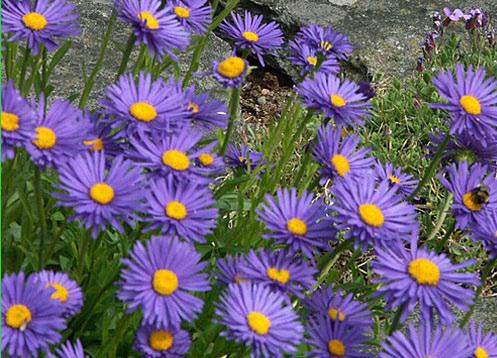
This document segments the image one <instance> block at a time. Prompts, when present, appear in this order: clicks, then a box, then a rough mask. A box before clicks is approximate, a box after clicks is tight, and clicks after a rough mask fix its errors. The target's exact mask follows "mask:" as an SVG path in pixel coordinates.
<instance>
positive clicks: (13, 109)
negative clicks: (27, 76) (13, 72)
mask: <svg viewBox="0 0 497 358" xmlns="http://www.w3.org/2000/svg"><path fill="white" fill-rule="evenodd" d="M4 16H5V13H4ZM36 117H37V113H36V111H35V110H33V108H32V107H31V106H30V105H29V103H28V102H27V101H26V100H25V99H24V98H22V96H21V93H20V92H19V91H18V90H17V89H15V88H14V84H13V82H12V81H8V82H7V84H6V85H2V162H4V161H5V160H6V159H13V158H14V154H15V147H20V146H23V145H24V144H25V143H26V142H27V141H29V140H31V139H34V129H35V121H36Z"/></svg>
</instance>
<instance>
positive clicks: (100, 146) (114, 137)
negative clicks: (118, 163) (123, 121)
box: [83, 111, 124, 158]
mask: <svg viewBox="0 0 497 358" xmlns="http://www.w3.org/2000/svg"><path fill="white" fill-rule="evenodd" d="M100 116H101V113H98V112H97V113H94V114H91V113H90V112H89V111H85V113H84V120H85V121H86V122H87V123H88V127H89V128H90V129H89V133H88V134H87V137H86V139H85V140H84V141H83V144H84V145H85V146H86V148H87V149H88V151H90V152H98V151H105V156H106V157H107V158H114V157H115V156H117V155H119V154H121V153H122V152H123V149H124V148H123V146H124V145H123V143H122V141H119V140H120V139H121V138H120V137H121V135H120V133H115V132H114V131H113V130H112V126H111V125H110V123H109V121H108V120H106V119H104V118H103V119H100Z"/></svg>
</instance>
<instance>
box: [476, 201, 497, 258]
mask: <svg viewBox="0 0 497 358" xmlns="http://www.w3.org/2000/svg"><path fill="white" fill-rule="evenodd" d="M470 236H471V238H472V239H473V240H474V241H476V242H478V241H481V242H482V243H483V246H484V247H485V249H486V250H487V251H488V254H489V256H490V259H492V260H493V259H496V258H497V210H493V211H490V210H488V211H487V212H486V213H485V214H484V215H481V216H478V217H477V218H476V221H475V223H474V224H473V225H472V226H471V233H470Z"/></svg>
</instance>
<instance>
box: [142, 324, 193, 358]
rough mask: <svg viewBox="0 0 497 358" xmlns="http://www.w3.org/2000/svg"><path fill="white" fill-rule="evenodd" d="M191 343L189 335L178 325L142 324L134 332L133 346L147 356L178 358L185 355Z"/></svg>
mask: <svg viewBox="0 0 497 358" xmlns="http://www.w3.org/2000/svg"><path fill="white" fill-rule="evenodd" d="M191 345H192V341H191V339H190V335H189V334H188V332H186V331H184V330H182V329H181V328H179V327H172V328H158V327H155V326H152V325H149V324H144V325H142V326H141V327H140V329H138V331H137V332H136V340H135V344H134V348H135V350H136V351H137V352H139V353H142V354H143V355H144V357H147V358H178V357H183V356H184V355H186V353H188V351H189V350H190V346H191Z"/></svg>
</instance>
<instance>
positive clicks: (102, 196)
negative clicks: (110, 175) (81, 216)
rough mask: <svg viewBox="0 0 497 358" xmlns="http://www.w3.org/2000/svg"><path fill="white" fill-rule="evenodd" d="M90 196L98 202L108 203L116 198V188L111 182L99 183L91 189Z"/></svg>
mask: <svg viewBox="0 0 497 358" xmlns="http://www.w3.org/2000/svg"><path fill="white" fill-rule="evenodd" d="M90 198H92V200H93V201H94V202H96V203H98V204H101V205H107V204H109V203H110V202H111V201H112V200H113V199H114V189H112V187H111V186H110V185H109V184H105V183H97V184H95V185H93V186H92V187H91V189H90Z"/></svg>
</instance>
